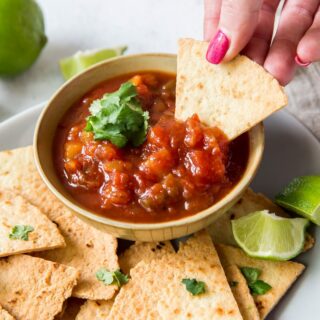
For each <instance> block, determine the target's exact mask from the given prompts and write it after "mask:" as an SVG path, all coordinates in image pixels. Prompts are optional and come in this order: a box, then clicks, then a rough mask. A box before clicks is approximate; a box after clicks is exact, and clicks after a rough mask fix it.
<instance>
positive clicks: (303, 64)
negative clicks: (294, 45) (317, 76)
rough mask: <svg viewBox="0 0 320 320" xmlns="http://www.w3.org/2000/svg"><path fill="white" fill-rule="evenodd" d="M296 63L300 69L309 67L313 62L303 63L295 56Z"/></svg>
mask: <svg viewBox="0 0 320 320" xmlns="http://www.w3.org/2000/svg"><path fill="white" fill-rule="evenodd" d="M294 61H295V62H296V64H297V65H299V66H300V67H307V66H308V65H309V64H310V63H311V62H303V61H302V60H301V59H300V58H299V56H298V55H296V56H295V58H294Z"/></svg>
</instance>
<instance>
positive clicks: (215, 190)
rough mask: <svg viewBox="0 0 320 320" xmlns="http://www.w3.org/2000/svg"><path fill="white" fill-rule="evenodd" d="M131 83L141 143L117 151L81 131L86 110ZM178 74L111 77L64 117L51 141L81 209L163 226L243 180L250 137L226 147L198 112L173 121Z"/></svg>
mask: <svg viewBox="0 0 320 320" xmlns="http://www.w3.org/2000/svg"><path fill="white" fill-rule="evenodd" d="M128 80H130V81H131V82H132V83H133V84H134V85H135V86H136V91H137V94H138V100H139V102H140V104H141V106H142V108H143V109H144V110H146V111H149V116H150V119H149V129H148V132H147V137H146V140H145V142H144V143H143V144H142V145H140V146H138V147H133V146H132V145H130V144H128V145H126V146H125V147H123V148H118V147H116V146H115V145H114V144H112V143H111V142H109V141H106V140H102V141H101V140H95V139H94V135H93V133H92V132H88V131H86V130H85V127H86V121H87V120H86V119H87V117H88V116H89V115H90V112H89V107H90V105H91V104H92V102H93V101H94V100H96V99H100V98H101V97H102V96H103V95H104V94H105V93H107V92H114V91H116V90H118V88H119V86H120V85H121V84H122V83H124V82H126V81H128ZM174 109H175V76H174V75H171V74H164V73H158V72H143V73H141V74H134V75H133V74H129V75H124V76H121V77H117V78H114V79H111V80H108V81H106V82H104V83H102V84H100V85H99V86H97V87H96V88H95V89H93V90H92V91H91V92H89V93H88V94H86V95H85V96H84V97H83V98H82V99H81V100H80V101H79V102H78V103H76V104H75V105H73V106H72V107H71V108H70V109H69V110H68V112H67V113H66V114H65V115H64V116H63V118H62V120H61V122H60V124H59V126H58V128H57V132H56V136H55V142H54V155H55V159H54V161H55V166H56V170H57V173H58V175H59V177H60V178H61V180H62V182H63V184H64V186H65V187H66V188H67V190H68V191H69V193H70V194H71V195H72V196H73V197H74V198H75V199H76V200H77V201H78V202H79V203H80V204H81V205H83V206H84V207H86V208H88V209H91V210H93V211H95V212H97V213H98V214H101V215H103V216H106V217H108V218H111V219H115V220H121V221H129V222H139V223H147V222H163V221H168V220H175V219H180V218H182V217H185V216H188V215H192V214H194V213H196V212H199V211H201V210H204V209H206V208H208V207H210V206H211V205H213V204H214V203H215V202H217V201H218V200H219V199H221V198H222V197H223V196H225V195H226V194H227V193H228V192H229V191H230V190H231V189H232V188H233V187H234V185H235V184H236V183H237V182H238V181H239V179H240V178H241V176H242V174H243V172H244V170H245V168H246V165H247V160H248V153H249V143H248V135H247V134H244V135H242V136H240V137H239V138H237V139H235V140H234V141H232V142H231V143H229V142H228V140H227V138H226V137H225V135H224V134H223V132H222V131H221V130H219V129H218V128H211V127H207V126H205V125H203V124H201V122H200V121H199V118H198V116H197V115H196V114H195V115H193V116H192V117H191V118H189V119H187V120H186V121H185V122H180V121H176V120H175V118H174Z"/></svg>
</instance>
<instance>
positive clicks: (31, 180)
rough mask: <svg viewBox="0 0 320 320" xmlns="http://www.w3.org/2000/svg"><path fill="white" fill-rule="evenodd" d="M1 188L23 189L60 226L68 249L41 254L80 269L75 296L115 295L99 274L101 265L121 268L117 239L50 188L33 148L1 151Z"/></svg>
mask: <svg viewBox="0 0 320 320" xmlns="http://www.w3.org/2000/svg"><path fill="white" fill-rule="evenodd" d="M21 163H23V166H22V165H21ZM0 188H8V189H11V190H14V191H17V192H19V193H20V194H21V195H23V197H24V198H26V199H27V200H28V201H30V202H31V203H32V204H33V205H35V206H37V207H38V208H39V209H40V210H42V212H43V213H45V214H46V215H47V216H48V217H49V219H50V220H52V221H53V222H55V223H56V224H57V225H58V228H59V230H60V232H61V234H62V236H63V237H64V239H65V242H66V245H67V246H66V248H61V249H55V250H51V251H46V252H41V253H38V254H37V256H39V257H43V258H44V259H48V260H51V261H55V262H58V263H62V264H65V265H68V266H71V267H75V268H77V269H78V270H79V271H80V277H79V279H78V285H77V286H76V287H75V288H74V290H73V292H72V296H74V297H78V298H84V299H92V300H97V299H110V298H112V296H113V295H114V293H115V291H116V290H117V287H116V286H106V285H104V284H103V283H102V282H99V281H98V280H97V279H96V276H95V274H96V272H97V271H98V270H99V269H100V268H101V267H105V268H107V269H109V270H115V269H118V268H119V265H118V258H117V255H116V249H117V240H116V238H114V237H112V236H111V235H109V234H107V233H105V232H102V231H99V230H97V229H95V228H94V227H92V226H90V225H88V224H86V223H85V222H83V221H82V220H80V219H79V218H77V217H76V216H75V215H74V214H73V213H72V212H71V211H70V210H69V209H68V208H66V207H65V206H64V205H63V204H62V203H61V202H60V201H59V200H58V199H57V198H56V197H55V196H54V195H53V194H52V193H51V192H50V191H49V189H48V188H47V187H46V185H45V184H44V182H43V181H42V179H41V177H40V175H39V174H38V172H37V169H36V167H35V163H34V159H33V152H32V147H25V148H20V149H15V150H11V151H4V152H0Z"/></svg>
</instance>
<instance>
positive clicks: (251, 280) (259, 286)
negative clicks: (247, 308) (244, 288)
mask: <svg viewBox="0 0 320 320" xmlns="http://www.w3.org/2000/svg"><path fill="white" fill-rule="evenodd" d="M240 270H241V272H242V274H243V276H244V277H245V278H246V281H247V284H248V287H249V289H250V292H251V293H252V294H259V295H260V294H265V293H266V292H268V291H269V290H270V289H271V288H272V287H271V286H270V285H269V284H268V283H266V282H264V281H262V280H258V278H259V277H260V275H261V270H260V269H257V268H250V267H242V268H240Z"/></svg>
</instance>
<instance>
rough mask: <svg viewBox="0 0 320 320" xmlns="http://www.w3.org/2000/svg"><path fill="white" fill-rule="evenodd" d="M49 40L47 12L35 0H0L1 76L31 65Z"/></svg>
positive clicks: (18, 71) (15, 72)
mask: <svg viewBox="0 0 320 320" xmlns="http://www.w3.org/2000/svg"><path fill="white" fill-rule="evenodd" d="M46 42H47V37H46V36H45V34H44V21H43V15H42V12H41V9H40V7H39V6H38V4H37V3H36V2H35V1H34V0H0V76H14V75H17V74H19V73H21V72H23V71H25V70H26V69H28V68H29V67H30V66H31V65H32V64H33V62H34V61H35V60H36V59H37V57H38V56H39V54H40V52H41V50H42V48H43V47H44V45H45V44H46Z"/></svg>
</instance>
